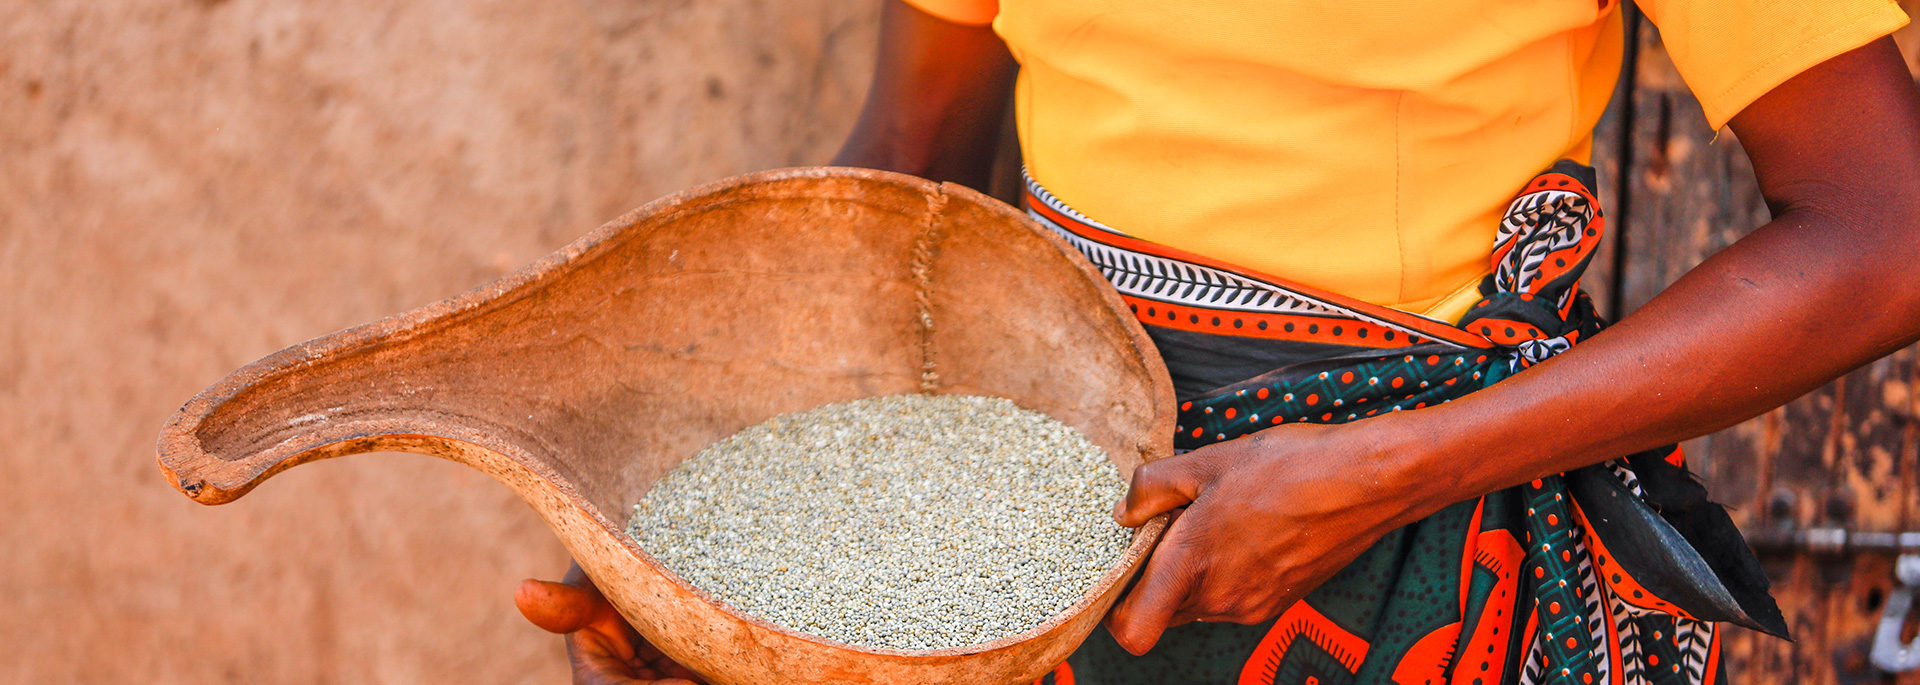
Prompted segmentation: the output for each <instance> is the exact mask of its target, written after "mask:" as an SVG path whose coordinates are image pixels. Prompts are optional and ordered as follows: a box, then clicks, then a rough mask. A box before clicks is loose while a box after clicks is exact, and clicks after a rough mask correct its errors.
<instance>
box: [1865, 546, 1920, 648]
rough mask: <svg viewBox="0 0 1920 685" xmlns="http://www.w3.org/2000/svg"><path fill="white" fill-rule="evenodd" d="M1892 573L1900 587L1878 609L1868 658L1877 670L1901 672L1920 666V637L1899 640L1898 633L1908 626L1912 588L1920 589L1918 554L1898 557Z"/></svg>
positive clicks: (1919, 561) (1911, 603) (1919, 556)
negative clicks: (1878, 612) (1877, 621)
mask: <svg viewBox="0 0 1920 685" xmlns="http://www.w3.org/2000/svg"><path fill="white" fill-rule="evenodd" d="M1893 574H1894V576H1896V577H1898V578H1899V579H1900V587H1897V588H1894V590H1893V592H1892V593H1890V594H1888V595H1887V603H1886V606H1884V607H1881V609H1880V627H1879V628H1878V629H1876V630H1874V632H1873V652H1872V653H1871V654H1870V655H1869V657H1870V658H1871V659H1872V660H1873V665H1874V666H1876V667H1878V668H1879V669H1880V670H1882V671H1886V672H1888V673H1900V672H1902V671H1911V670H1913V669H1914V668H1915V667H1920V638H1915V640H1914V641H1913V642H1901V641H1900V632H1901V630H1902V629H1904V628H1906V625H1907V612H1908V611H1909V610H1911V609H1912V608H1913V593H1914V591H1915V589H1916V587H1915V586H1920V554H1902V555H1900V560H1899V561H1897V562H1895V564H1894V571H1893Z"/></svg>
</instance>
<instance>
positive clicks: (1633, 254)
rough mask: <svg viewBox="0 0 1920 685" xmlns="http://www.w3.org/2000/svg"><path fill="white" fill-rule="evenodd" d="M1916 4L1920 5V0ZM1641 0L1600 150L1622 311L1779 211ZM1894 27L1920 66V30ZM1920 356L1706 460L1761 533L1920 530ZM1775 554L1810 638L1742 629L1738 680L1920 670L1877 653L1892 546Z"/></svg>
mask: <svg viewBox="0 0 1920 685" xmlns="http://www.w3.org/2000/svg"><path fill="white" fill-rule="evenodd" d="M1904 6H1905V8H1906V10H1907V12H1908V14H1915V13H1916V12H1920V0H1906V2H1905V3H1904ZM1629 12H1630V14H1629V17H1628V21H1629V22H1631V23H1630V24H1629V32H1628V35H1629V36H1630V39H1629V45H1628V58H1627V65H1628V72H1627V74H1625V75H1623V78H1622V83H1621V87H1620V90H1619V91H1618V92H1617V93H1616V94H1615V96H1614V102H1613V104H1612V108H1611V109H1609V111H1608V115H1607V117H1606V119H1605V120H1603V121H1602V123H1601V125H1600V128H1599V130H1598V131H1597V139H1596V144H1595V148H1594V149H1595V152H1594V164H1595V166H1596V167H1598V169H1599V172H1600V180H1601V185H1602V189H1601V195H1602V199H1603V203H1604V205H1605V210H1606V211H1607V212H1608V218H1609V226H1610V227H1612V229H1613V230H1614V232H1615V239H1614V240H1615V242H1614V243H1613V244H1612V245H1610V246H1609V248H1610V249H1609V250H1608V251H1606V252H1603V253H1602V254H1601V257H1600V262H1599V263H1597V264H1596V265H1595V267H1594V269H1593V271H1590V272H1589V279H1590V280H1589V290H1588V291H1589V292H1590V293H1595V294H1596V296H1597V298H1598V299H1600V300H1602V302H1601V303H1600V304H1601V306H1602V311H1607V312H1609V313H1610V314H1612V316H1613V317H1614V318H1617V317H1618V316H1619V315H1621V314H1624V313H1627V312H1631V311H1633V309H1634V308H1636V307H1638V306H1640V305H1641V304H1644V303H1645V302H1646V301H1647V300H1649V299H1651V298H1652V297H1653V296H1654V295H1655V294H1657V293H1658V292H1659V291H1660V290H1661V289H1662V288H1665V287H1666V286H1667V285H1668V284H1670V283H1672V282H1673V281H1674V280H1675V279H1677V278H1679V276H1680V275H1681V274H1683V273H1685V272H1686V270H1687V269H1689V268H1692V267H1693V266H1694V265H1695V264H1698V263H1699V262H1700V261H1701V260H1703V259H1705V258H1706V257H1707V256H1708V255H1711V254H1713V253H1714V252H1716V251H1718V250H1720V249H1721V248H1723V247H1726V246H1727V245H1728V244H1730V243H1732V242H1733V241H1734V240H1737V239H1739V238H1740V237H1741V236H1743V235H1745V234H1746V233H1747V232H1748V231H1751V230H1753V229H1754V228H1756V227H1758V226H1760V225H1761V224H1763V223H1765V222H1766V221H1767V219H1768V213H1767V209H1766V206H1765V205H1764V204H1763V203H1762V201H1761V198H1760V193H1759V191H1758V190H1757V188H1756V187H1755V185H1754V181H1753V171H1752V167H1751V166H1750V165H1749V163H1748V161H1747V158H1746V155H1745V153H1744V152H1742V151H1741V148H1740V141H1739V140H1738V138H1737V137H1736V136H1734V134H1733V132H1732V131H1730V130H1727V131H1721V132H1720V133H1719V135H1718V136H1716V135H1715V134H1714V132H1713V131H1711V130H1709V129H1708V128H1707V125H1706V119H1705V117H1704V116H1703V115H1702V114H1701V111H1700V105H1699V103H1698V102H1697V101H1696V100H1694V98H1693V96H1692V95H1691V94H1690V93H1689V92H1688V91H1687V88H1686V85H1685V84H1684V83H1683V82H1682V81H1681V79H1680V76H1679V74H1678V72H1676V71H1675V70H1674V67H1673V62H1672V61H1671V60H1670V59H1668V57H1667V53H1666V51H1665V50H1664V49H1663V47H1662V45H1661V42H1660V37H1659V34H1658V32H1657V31H1655V30H1654V28H1653V27H1652V26H1651V25H1649V24H1648V23H1647V22H1646V21H1645V20H1644V19H1643V18H1641V17H1640V16H1639V14H1638V12H1633V11H1631V8H1630V7H1629ZM1895 38H1896V40H1898V41H1899V42H1900V43H1901V48H1902V52H1903V53H1904V54H1905V55H1906V56H1907V59H1908V66H1909V68H1910V69H1912V70H1914V71H1915V73H1920V61H1917V58H1916V54H1915V53H1916V49H1917V48H1920V29H1916V28H1914V27H1908V28H1907V29H1905V30H1902V31H1901V32H1900V33H1899V34H1896V36H1895ZM1916 163H1920V160H1916ZM1908 268H1911V267H1908ZM1842 315H1843V314H1842ZM1915 357H1916V352H1915V349H1914V348H1908V349H1905V350H1901V351H1900V352H1898V353H1895V354H1894V355H1892V356H1890V357H1887V358H1885V359H1881V360H1879V361H1877V362H1874V363H1873V364H1870V365H1868V366H1866V367H1864V368H1861V369H1859V370H1857V371H1854V372H1853V373H1851V374H1849V375H1847V376H1846V377H1844V378H1841V379H1840V380H1837V381H1834V382H1833V383H1831V384H1828V385H1827V386H1826V387H1823V388H1820V389H1818V390H1815V391H1814V392H1812V393H1809V394H1807V395H1806V396H1805V397H1801V398H1800V399H1798V400H1795V401H1794V402H1792V403H1791V404H1788V405H1787V406H1785V407H1782V408H1780V409H1777V410H1774V411H1772V412H1769V413H1767V414H1765V415H1763V416H1760V417H1758V418H1755V419H1753V420H1751V421H1748V422H1746V423H1743V424H1740V425H1738V426H1734V427H1733V428H1729V429H1727V430H1724V431H1721V432H1719V433H1716V434H1713V435H1710V436H1707V437H1703V438H1699V439H1697V440H1693V441H1690V442H1689V443H1687V444H1686V446H1685V449H1686V451H1687V454H1688V457H1689V459H1690V460H1691V461H1692V464H1693V468H1694V469H1695V471H1696V472H1697V473H1699V474H1700V475H1701V477H1702V478H1704V479H1705V480H1706V481H1707V484H1708V487H1709V488H1710V489H1711V491H1712V493H1713V497H1714V499H1715V500H1716V501H1719V502H1722V503H1724V504H1726V505H1727V506H1728V507H1730V508H1731V510H1732V511H1731V513H1732V515H1733V519H1734V521H1735V522H1737V523H1739V524H1740V526H1741V528H1742V529H1744V530H1746V531H1748V532H1749V535H1750V536H1755V535H1764V534H1766V533H1768V532H1771V531H1778V530H1780V529H1782V528H1798V529H1806V528H1810V527H1834V528H1844V529H1851V530H1865V531H1899V530H1920V484H1916V481H1915V473H1916V469H1920V463H1917V462H1920V449H1917V448H1920V422H1916V418H1917V417H1920V406H1917V404H1916V403H1917V402H1920V396H1916V393H1915V392H1914V391H1913V387H1914V385H1913V384H1914V383H1915V381H1916V378H1915V373H1916V371H1915ZM1761 558H1762V561H1763V564H1764V566H1765V568H1766V570H1767V575H1768V576H1769V577H1770V578H1771V579H1772V581H1773V584H1774V590H1773V591H1774V596H1775V597H1776V598H1778V599H1779V601H1780V608H1781V610H1782V611H1784V612H1785V614H1786V617H1787V621H1788V624H1789V625H1791V626H1792V629H1793V634H1794V637H1795V640H1796V642H1792V643H1789V642H1785V641H1781V640H1776V639H1773V638H1770V637H1767V636H1765V635H1760V634H1757V633H1752V632H1749V631H1746V630H1742V629H1739V628H1733V629H1731V631H1730V633H1729V635H1730V636H1731V637H1730V639H1729V640H1728V642H1727V643H1726V645H1725V647H1724V651H1723V658H1724V659H1725V664H1726V667H1727V668H1728V669H1729V670H1728V672H1729V675H1730V678H1729V682H1734V683H1878V682H1901V683H1920V671H1916V672H1914V673H1910V674H1906V675H1901V676H1897V677H1896V676H1892V675H1888V674H1883V673H1880V672H1878V671H1877V670H1876V669H1874V667H1873V666H1872V664H1870V663H1869V662H1868V660H1867V652H1868V645H1869V643H1870V641H1871V639H1872V637H1873V632H1874V629H1875V627H1876V625H1877V623H1878V621H1879V615H1880V610H1881V605H1882V604H1883V603H1884V602H1885V599H1886V596H1887V593H1888V592H1889V591H1890V590H1891V589H1892V588H1894V587H1895V586H1896V585H1897V582H1898V581H1896V580H1895V579H1894V576H1893V561H1894V557H1893V555H1892V554H1891V553H1884V552H1879V553H1860V552H1845V553H1818V554H1815V553H1808V552H1805V551H1795V550H1789V549H1784V548H1782V549H1772V550H1767V549H1763V550H1762V557H1761ZM1911 634H1912V629H1909V636H1911Z"/></svg>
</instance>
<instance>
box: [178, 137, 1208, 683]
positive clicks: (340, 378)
mask: <svg viewBox="0 0 1920 685" xmlns="http://www.w3.org/2000/svg"><path fill="white" fill-rule="evenodd" d="M912 392H930V393H964V394H981V395H997V396H1001V397H1006V398H1010V399H1012V400H1013V401H1014V402H1015V403H1017V404H1019V405H1020V406H1022V407H1025V408H1028V409H1033V410H1037V411H1040V412H1044V413H1046V414H1049V415H1051V416H1053V417H1055V418H1058V419H1060V420H1062V421H1064V422H1066V423H1068V424H1070V425H1072V426H1073V427H1075V428H1077V429H1079V430H1080V431H1081V432H1083V433H1085V434H1086V436H1087V437H1088V438H1090V439H1092V441H1093V442H1094V443H1096V444H1098V445H1099V446H1100V447H1102V448H1103V449H1105V450H1106V452H1107V456H1108V458H1110V459H1111V460H1112V461H1113V463H1114V464H1115V465H1116V466H1117V467H1119V470H1120V473H1121V474H1122V475H1123V476H1126V477H1131V476H1132V473H1133V469H1134V467H1136V466H1138V465H1139V464H1140V463H1141V462H1143V461H1146V460H1150V459H1154V458H1158V457H1161V456H1165V455H1167V454H1170V453H1171V452H1172V434H1173V405H1174V401H1173V390H1172V385H1171V383H1170V381H1169V380H1168V377H1167V372H1166V368H1165V366H1164V365H1163V364H1162V363H1161V360H1160V357H1159V355H1158V354H1157V353H1156V352H1155V351H1154V348H1153V346H1152V344H1151V343H1150V342H1149V341H1148V340H1147V338H1146V336H1145V334H1144V333H1143V332H1142V330H1141V329H1140V327H1139V325H1138V324H1137V323H1135V322H1134V320H1133V318H1132V316H1131V315H1130V314H1129V313H1128V311H1127V308H1126V306H1125V305H1124V304H1123V303H1122V302H1121V300H1120V299H1119V297H1118V296H1117V295H1116V294H1114V293H1113V292H1112V290H1111V289H1110V288H1108V287H1107V285H1106V283H1105V282H1104V281H1103V280H1102V279H1101V278H1100V276H1099V274H1098V273H1097V272H1096V271H1095V270H1094V269H1093V268H1092V267H1091V266H1090V265H1089V264H1088V263H1087V262H1086V261H1085V260H1083V259H1082V258H1081V257H1080V255H1079V254H1077V253H1075V252H1074V251H1073V250H1072V248H1070V247H1069V246H1068V245H1067V244H1066V243H1065V242H1064V241H1062V240H1061V239H1060V238H1059V237H1058V236H1055V235H1053V234H1052V233H1051V232H1049V231H1047V230H1046V229H1044V228H1042V227H1040V226H1039V225H1037V224H1035V223H1033V222H1032V221H1031V220H1029V219H1028V218H1027V217H1026V216H1024V215H1023V214H1021V213H1020V212H1018V211H1017V210H1015V209H1013V208H1011V207H1008V206H1007V205H1005V204H1002V203H999V202H996V201H994V200H991V199H989V198H987V197H985V196H983V195H980V194H979V193H976V192H974V191H972V190H969V189H966V188H963V187H960V186H956V185H952V184H935V183H932V182H929V181H925V180H921V179H917V178H913V177H909V176H903V175H899V174H891V173H884V172H877V171H869V170H860V169H842V168H804V169H788V170H779V171H769V172H762V173H755V174H748V175H745V176H739V177H735V178H732V179H728V180H725V181H721V182H718V183H714V184H712V185H708V186H705V187H701V188H696V189H693V190H690V191H687V192H684V193H681V194H679V195H675V196H672V197H668V198H665V199H662V200H659V201H656V202H653V203H651V204H648V205H646V206H644V207H641V208H640V209H637V210H634V211H633V212H631V213H629V214H627V215H626V216H623V217H621V218H619V219H617V220H615V221H613V222H611V223H609V224H607V225H605V226H602V227H601V228H600V229H599V230H596V231H594V232H593V233H592V234H590V235H588V236H586V237H585V238H582V239H580V240H578V241H576V242H574V243H573V244H572V245H569V246H567V247H566V248H565V249H563V250H561V251H560V252H558V253H556V254H554V255H552V256H550V257H547V258H546V259H543V260H541V261H540V262H538V263H536V264H534V265H532V266H529V267H527V268H525V269H522V270H520V271H518V272H515V273H513V274H510V275H508V276H506V277H503V278H501V279H500V280H498V281H495V282H493V283H491V284H488V285H486V286H483V287H480V288H478V289H475V290H473V291H470V292H468V293H466V294H463V295H460V296H458V297H455V298H453V299H450V300H444V301H441V302H437V303H434V304H432V305H428V306H426V307H422V308H420V309H416V310H413V311H410V312H406V313H403V314H399V315H396V316H392V317H389V318H386V319H382V320H380V321H377V322H374V323H370V324H366V325H363V326H359V327H356V328H352V329H348V330H345V331H341V332H338V333H334V334H332V335H328V336H325V337H322V338H318V339H315V340H311V341H308V342H305V343H302V344H299V345H295V346H293V347H289V348H287V349H284V350H281V351H280V352H277V353H275V354H273V355H272V356H269V357H267V358H265V359H261V360H259V361H257V362H254V363H252V364H249V365H247V366H246V367H244V368H241V369H240V370H238V371H235V372H234V373H233V374H231V375H229V376H227V377H226V378H224V379H222V380H221V381H220V382H219V383H216V384H214V385H213V386H212V387H211V388H208V389H207V390H206V391H204V392H202V393H200V394H199V395H198V396H196V397H194V398H193V400H192V401H190V402H188V403H187V404H186V406H185V407H182V408H181V409H180V411H179V412H178V413H176V414H175V415H174V416H173V417H172V419H171V420H170V421H168V423H167V425H166V428H165V429H164V430H163V432H162V433H161V436H160V443H159V450H160V465H161V469H162V470H164V471H165V472H166V475H167V477H168V478H169V479H171V480H172V481H173V483H174V486H175V487H177V488H179V489H180V491H181V492H183V493H185V494H186V495H188V496H189V497H192V498H193V499H194V500H196V501H199V502H201V503H204V504H221V503H225V502H228V501H231V500H233V499H235V498H238V497H240V496H241V495H243V494H245V493H246V492H247V491H248V490H251V489H252V488H253V487H254V486H256V485H258V484H259V483H260V482H261V481H263V480H265V479H266V478H267V477H269V476H272V475H273V474H276V473H279V472H280V471H281V470H283V469H286V468H288V467H290V466H293V465H296V464H302V463H305V462H309V461H313V460H317V459H325V458H328V457H337V456H342V455H348V454H357V453H361V452H373V451H402V452H417V453H422V454H430V455H434V456H439V457H444V458H447V459H451V460H453V461H457V462H460V463H462V464H466V465H468V466H471V467H473V468H476V469H479V470H481V471H483V472H485V473H487V474H488V475H491V476H493V477H494V478H495V479H497V480H499V481H500V482H501V483H504V484H506V485H507V487H510V488H513V490H514V492H516V493H518V494H519V495H520V497H521V498H522V499H524V500H526V502H527V503H528V504H529V505H532V506H533V508H534V510H535V511H537V512H538V513H539V514H540V516H541V517H542V518H543V519H545V521H546V522H547V525H549V526H551V527H552V528H553V531H554V533H555V534H556V535H558V536H559V537H560V539H561V540H562V541H563V542H564V543H565V544H566V546H567V549H568V550H569V551H571V552H572V553H573V556H574V558H575V559H576V560H578V561H579V563H580V565H581V567H582V568H584V569H585V570H586V571H587V573H588V575H589V576H591V577H592V578H593V579H594V581H595V582H596V583H598V584H599V586H600V589H601V590H602V591H603V592H604V593H605V594H606V596H607V598H608V599H609V600H611V601H612V603H613V605H614V606H615V607H617V608H618V609H619V610H620V613H621V614H622V615H624V616H625V617H626V618H627V620H628V621H630V622H632V623H633V625H634V627H635V628H638V629H639V631H640V632H641V634H643V635H645V636H646V638H647V639H648V640H650V641H652V642H653V644H655V645H657V646H658V647H659V648H660V649H661V650H662V651H664V652H666V653H667V654H668V655H669V656H672V657H673V658H674V659H676V660H678V661H679V662H680V663H682V664H685V665H687V666H688V667H690V668H692V669H694V670H696V671H699V672H700V673H702V674H704V675H705V676H707V677H708V678H710V679H711V680H712V681H713V682H715V683H722V684H727V683H755V684H758V683H829V682H831V683H867V682H889V683H969V684H972V683H1015V682H1030V681H1032V680H1034V679H1035V678H1038V677H1040V676H1041V675H1042V674H1043V673H1044V672H1045V671H1047V670H1048V669H1050V668H1052V667H1053V666H1054V665H1056V664H1058V663H1059V662H1060V661H1062V660H1064V659H1065V658H1066V656H1067V655H1068V653H1070V652H1071V651H1072V650H1073V649H1074V648H1075V647H1076V646H1077V645H1078V644H1079V643H1080V642H1081V641H1082V640H1084V639H1085V637H1086V635H1087V634H1088V633H1089V632H1090V631H1091V630H1092V629H1093V628H1094V626H1095V625H1096V624H1097V623H1098V621H1099V620H1100V619H1101V617H1102V616H1103V615H1104V614H1105V613H1106V611H1107V609H1108V607H1109V606H1110V605H1111V604H1112V603H1113V601H1114V599H1115V597H1116V596H1118V595H1119V594H1120V592H1121V590H1122V589H1123V588H1124V587H1125V585H1126V581H1127V579H1128V578H1129V577H1130V576H1131V575H1132V574H1133V572H1134V571H1135V570H1136V569H1137V568H1138V566H1139V565H1140V563H1141V561H1142V560H1143V559H1144V558H1145V556H1146V554H1147V552H1148V551H1149V550H1150V549H1151V548H1152V547H1153V544H1154V543H1155V542H1156V541H1157V540H1158V538H1159V535H1160V532H1161V531H1162V529H1164V527H1165V521H1164V519H1162V520H1156V521H1155V522H1153V523H1151V524H1149V525H1147V526H1146V527H1144V528H1142V529H1140V531H1139V532H1138V533H1137V534H1135V536H1134V538H1133V543H1132V546H1131V547H1129V548H1128V550H1127V553H1126V556H1125V557H1124V558H1123V559H1122V560H1121V561H1120V562H1119V563H1118V564H1117V565H1116V566H1114V568H1112V569H1111V570H1109V571H1108V572H1107V574H1106V575H1105V576H1104V577H1102V578H1101V579H1100V581H1099V583H1098V585H1097V586H1096V587H1094V588H1093V589H1092V590H1091V591H1090V592H1088V593H1087V594H1086V595H1085V596H1084V597H1082V598H1081V599H1080V601H1079V602H1078V603H1077V604H1075V605H1074V606H1073V607H1072V608H1071V609H1069V610H1067V611H1066V612H1064V613H1062V614H1060V615H1058V616H1055V617H1053V618H1052V619H1051V620H1049V621H1047V622H1046V623H1045V624H1043V625H1041V626H1039V627H1037V628H1034V629H1033V630H1029V631H1027V632H1025V633H1022V634H1020V635H1016V636H1013V637H1008V638H1005V639H1001V640H996V641H993V642H989V643H984V644H978V645H972V646H967V647H958V648H951V649H936V650H924V651H906V650H895V649H876V648H865V647H854V646H848V645H844V644H839V643H836V642H833V641H830V640H826V639H823V638H818V637H812V636H808V635H803V634H799V633H795V632H792V631H789V630H786V629H783V628H780V627H778V626H775V625H773V624H770V623H768V622H766V621H763V620H760V619H757V618H754V617H752V616H748V615H745V614H743V613H740V612H738V611H735V610H733V609H731V608H728V607H726V606H723V605H721V604H719V603H717V602H715V601H713V600H712V599H711V598H709V597H707V596H706V595H705V594H704V593H702V592H701V591H700V590H699V589H697V588H694V587H692V586H690V585H688V584H687V583H686V582H685V581H683V580H681V579H680V578H679V577H677V576H675V575H674V574H672V573H670V572H668V571H667V570H665V569H664V568H663V567H661V566H660V564H659V563H658V562H656V561H654V559H653V558H652V557H651V556H649V555H648V554H647V553H646V551H645V550H642V549H641V548H640V547H639V546H638V545H637V544H636V543H635V542H634V541H633V539H632V538H630V537H628V536H627V535H626V534H625V533H624V532H623V528H624V526H625V524H626V522H627V518H628V516H629V514H630V512H631V511H632V508H633V505H634V503H636V502H637V501H639V499H640V497H641V496H642V495H644V494H645V493H646V492H647V489H648V488H649V487H651V486H652V484H653V483H654V482H655V481H657V480H659V479H660V478H661V477H662V476H664V475H666V473H667V472H668V471H669V470H670V469H672V468H673V467H674V466H675V465H676V464H678V463H679V462H680V460H682V459H685V458H687V457H688V456H690V455H692V454H694V453H695V452H697V451H699V450H700V449H701V448H703V447H706V446H707V445H708V444H711V443H713V442H714V441H717V440H719V439H721V438H724V437H726V436H728V435H731V434H733V433H734V432H736V431H739V430H740V429H742V428H745V427H747V426H751V425H753V424H756V423H759V422H761V421H764V420H766V419H768V418H771V417H773V416H776V415H779V414H784V413H788V412H794V411H800V410H804V409H808V408H811V407H815V406H818V405H821V404H825V403H828V402H836V401H841V400H849V399H856V398H862V397H870V396H876V395H889V394H899V393H912Z"/></svg>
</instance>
